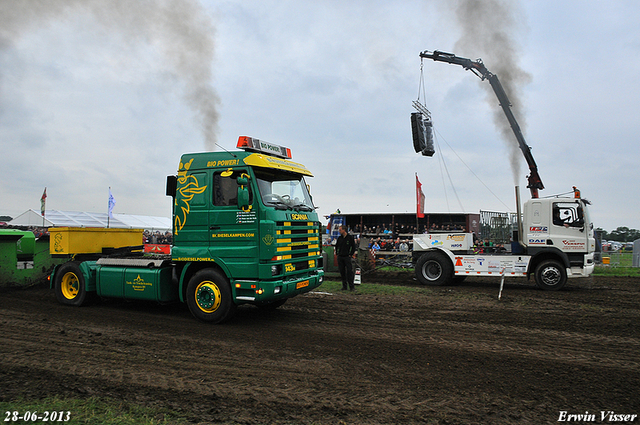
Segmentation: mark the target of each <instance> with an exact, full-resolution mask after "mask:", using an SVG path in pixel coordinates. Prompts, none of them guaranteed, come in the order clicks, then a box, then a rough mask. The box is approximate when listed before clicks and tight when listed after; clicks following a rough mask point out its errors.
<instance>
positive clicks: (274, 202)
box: [255, 169, 314, 211]
mask: <svg viewBox="0 0 640 425" xmlns="http://www.w3.org/2000/svg"><path fill="white" fill-rule="evenodd" d="M255 174H256V179H257V181H258V189H259V190H260V196H261V197H262V202H263V203H264V204H265V205H267V206H272V207H274V208H276V209H281V210H287V209H292V210H296V211H313V210H314V207H313V202H312V201H311V196H310V195H309V191H308V190H307V185H306V183H305V181H304V177H302V176H301V175H298V174H293V173H285V172H282V171H273V170H266V169H255Z"/></svg>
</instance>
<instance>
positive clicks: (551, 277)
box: [535, 260, 567, 291]
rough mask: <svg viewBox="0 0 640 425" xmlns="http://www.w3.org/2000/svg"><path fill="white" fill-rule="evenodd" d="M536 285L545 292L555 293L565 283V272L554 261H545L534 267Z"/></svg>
mask: <svg viewBox="0 0 640 425" xmlns="http://www.w3.org/2000/svg"><path fill="white" fill-rule="evenodd" d="M535 278H536V285H538V287H539V288H540V289H544V290H545V291H557V290H559V289H562V287H564V285H565V284H566V283H567V272H566V270H565V269H564V267H562V265H561V264H560V263H559V262H557V261H555V260H546V261H543V262H541V263H540V264H538V267H536V274H535Z"/></svg>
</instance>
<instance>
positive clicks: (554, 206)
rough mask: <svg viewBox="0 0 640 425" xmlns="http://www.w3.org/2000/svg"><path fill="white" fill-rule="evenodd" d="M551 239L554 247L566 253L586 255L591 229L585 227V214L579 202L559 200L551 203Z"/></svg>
mask: <svg viewBox="0 0 640 425" xmlns="http://www.w3.org/2000/svg"><path fill="white" fill-rule="evenodd" d="M550 204H551V217H552V218H551V226H552V231H551V232H550V234H551V235H550V238H551V239H552V241H553V245H554V246H556V247H558V248H560V249H561V250H562V251H564V252H566V253H586V252H587V248H588V237H589V229H587V228H586V225H585V213H584V209H583V207H582V204H581V203H580V202H579V201H569V200H558V201H557V202H551V203H550Z"/></svg>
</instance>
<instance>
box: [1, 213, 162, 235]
mask: <svg viewBox="0 0 640 425" xmlns="http://www.w3.org/2000/svg"><path fill="white" fill-rule="evenodd" d="M107 217H108V216H107V213H89V212H79V211H56V210H47V211H45V215H44V217H42V215H40V213H39V212H36V211H34V210H31V209H30V210H27V211H25V212H24V213H22V214H20V215H19V216H17V217H16V218H14V219H13V220H11V221H10V222H9V223H8V224H9V225H11V226H33V227H107ZM108 224H109V227H113V228H117V229H144V230H150V231H154V232H155V231H160V232H166V231H171V219H170V218H168V217H152V216H145V215H129V214H113V218H111V219H109V220H108Z"/></svg>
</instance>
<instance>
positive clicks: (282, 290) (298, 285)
mask: <svg viewBox="0 0 640 425" xmlns="http://www.w3.org/2000/svg"><path fill="white" fill-rule="evenodd" d="M323 281H324V271H322V270H316V271H314V272H312V273H310V274H308V275H305V276H301V277H298V278H296V279H290V280H283V279H279V280H260V281H256V280H235V281H233V282H232V287H233V288H232V289H233V291H234V299H235V303H236V304H237V305H240V304H256V305H261V304H269V303H272V302H274V301H278V300H282V299H286V298H291V297H295V296H296V295H300V294H303V293H305V292H309V291H311V290H313V289H315V288H317V287H318V286H320V285H321V284H322V282H323Z"/></svg>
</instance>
